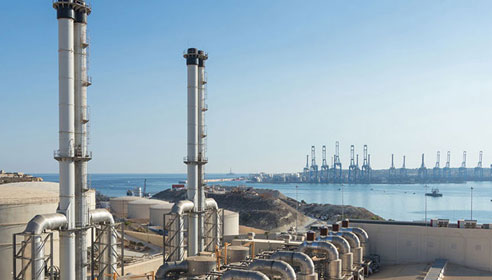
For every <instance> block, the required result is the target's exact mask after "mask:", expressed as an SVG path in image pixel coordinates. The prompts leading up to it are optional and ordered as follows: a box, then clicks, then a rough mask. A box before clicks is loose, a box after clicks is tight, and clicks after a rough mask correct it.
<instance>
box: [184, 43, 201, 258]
mask: <svg viewBox="0 0 492 280" xmlns="http://www.w3.org/2000/svg"><path fill="white" fill-rule="evenodd" d="M184 57H185V58H186V65H187V68H188V132H187V134H188V136H187V138H188V149H187V150H188V156H187V157H186V159H185V163H186V164H187V189H188V191H187V199H188V200H190V201H192V202H193V204H194V209H193V212H192V213H191V214H190V217H189V226H190V227H189V232H188V256H195V255H197V254H198V236H199V232H198V231H199V226H198V213H199V210H198V204H199V194H198V136H199V135H198V50H197V49H195V48H190V49H188V51H187V53H186V54H185V55H184Z"/></svg>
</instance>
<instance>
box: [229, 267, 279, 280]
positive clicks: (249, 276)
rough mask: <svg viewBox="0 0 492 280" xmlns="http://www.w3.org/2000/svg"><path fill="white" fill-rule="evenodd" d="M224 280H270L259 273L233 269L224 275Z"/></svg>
mask: <svg viewBox="0 0 492 280" xmlns="http://www.w3.org/2000/svg"><path fill="white" fill-rule="evenodd" d="M221 279H222V280H270V279H269V278H268V277H267V276H266V275H265V274H263V273H261V272H259V271H251V270H239V269H231V270H228V271H226V272H225V273H224V274H223V275H222V278H221Z"/></svg>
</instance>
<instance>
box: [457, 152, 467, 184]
mask: <svg viewBox="0 0 492 280" xmlns="http://www.w3.org/2000/svg"><path fill="white" fill-rule="evenodd" d="M458 174H459V176H460V178H462V179H465V178H466V151H464V152H463V161H462V162H461V167H460V168H459V169H458Z"/></svg>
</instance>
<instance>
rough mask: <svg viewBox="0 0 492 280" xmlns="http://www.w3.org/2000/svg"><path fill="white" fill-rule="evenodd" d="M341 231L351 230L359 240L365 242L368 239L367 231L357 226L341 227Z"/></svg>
mask: <svg viewBox="0 0 492 280" xmlns="http://www.w3.org/2000/svg"><path fill="white" fill-rule="evenodd" d="M341 231H348V232H353V233H355V234H356V235H357V237H359V240H360V242H362V243H367V242H368V241H369V235H368V234H367V231H365V230H364V229H362V228H359V227H349V228H341Z"/></svg>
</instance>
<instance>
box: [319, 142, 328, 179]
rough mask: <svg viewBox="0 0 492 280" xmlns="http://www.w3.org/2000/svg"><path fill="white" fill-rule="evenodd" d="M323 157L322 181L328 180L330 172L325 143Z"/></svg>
mask: <svg viewBox="0 0 492 280" xmlns="http://www.w3.org/2000/svg"><path fill="white" fill-rule="evenodd" d="M322 158H323V162H322V163H321V181H322V182H325V183H326V182H328V173H329V170H330V168H329V166H328V162H327V161H326V146H325V145H323V148H322Z"/></svg>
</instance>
